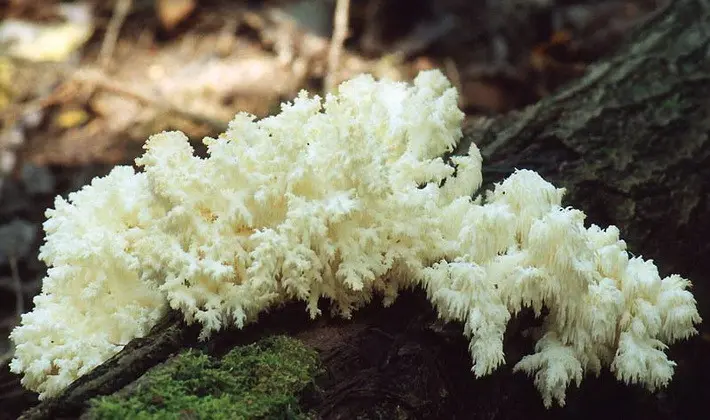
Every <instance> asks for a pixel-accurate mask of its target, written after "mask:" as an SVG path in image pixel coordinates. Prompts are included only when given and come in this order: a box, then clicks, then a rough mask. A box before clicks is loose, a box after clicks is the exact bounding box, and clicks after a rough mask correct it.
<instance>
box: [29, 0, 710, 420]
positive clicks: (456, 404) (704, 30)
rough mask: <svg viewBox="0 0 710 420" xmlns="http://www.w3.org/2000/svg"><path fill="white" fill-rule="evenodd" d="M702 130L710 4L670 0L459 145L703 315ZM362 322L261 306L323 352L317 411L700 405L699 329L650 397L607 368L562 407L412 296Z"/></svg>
mask: <svg viewBox="0 0 710 420" xmlns="http://www.w3.org/2000/svg"><path fill="white" fill-rule="evenodd" d="M709 134H710V0H677V1H671V2H670V3H669V4H668V5H667V6H665V7H664V8H663V9H661V10H659V12H658V13H656V14H655V15H654V16H652V17H651V18H650V19H649V20H648V21H647V22H645V23H644V24H643V25H642V27H640V28H639V29H638V30H637V31H636V32H635V34H634V35H633V36H632V37H631V39H629V40H628V42H626V43H625V44H624V45H622V46H620V47H619V49H618V51H617V52H616V54H615V55H614V56H613V57H611V58H609V59H607V60H605V61H602V62H600V63H598V64H596V65H594V66H593V67H591V68H590V69H589V71H588V72H587V74H586V75H585V76H584V77H583V78H582V79H581V80H578V81H576V82H575V83H572V84H570V85H569V86H567V87H566V88H564V89H562V90H560V91H559V92H558V93H557V94H555V95H554V96H551V97H549V98H547V99H545V100H543V101H541V102H539V103H538V104H536V105H534V106H531V107H529V108H527V109H525V110H523V111H521V112H518V113H513V114H509V115H506V116H503V117H499V118H495V119H485V120H476V121H471V122H470V123H469V124H468V125H467V127H466V130H465V140H464V142H463V143H462V145H461V146H460V147H459V149H458V152H463V151H465V150H466V149H467V146H468V144H470V143H471V142H474V143H476V144H478V145H479V147H480V148H481V150H482V153H483V155H484V179H486V181H487V182H495V181H498V180H500V179H502V178H503V177H505V176H507V175H508V174H510V173H511V172H512V171H513V170H514V169H515V168H529V169H534V170H536V171H538V172H540V173H541V174H542V176H543V177H544V178H546V179H547V180H549V181H551V182H553V183H554V184H556V185H561V186H564V187H566V188H567V189H568V194H567V198H566V202H567V203H568V204H570V205H573V206H575V207H578V208H581V209H583V210H584V211H585V212H587V214H588V222H590V223H596V224H599V225H602V226H606V225H608V224H615V225H617V226H619V228H620V229H621V231H622V234H623V236H624V238H625V239H626V240H627V243H628V244H629V248H630V250H631V251H632V252H633V253H634V254H642V255H643V256H644V257H646V258H653V259H654V260H656V262H657V263H658V264H659V266H660V267H661V274H662V275H666V274H669V273H671V272H678V273H680V274H682V275H684V276H686V277H689V278H691V280H692V281H693V282H694V284H695V289H694V292H695V295H696V298H697V299H698V301H699V305H700V308H701V315H704V317H705V318H708V319H710V311H708V309H709V308H710V294H709V293H708V290H709V289H710V283H709V281H708V274H707V273H709V272H710V258H708V257H707V255H709V253H710V240H709V239H708V238H710V138H709ZM375 305H377V304H375ZM294 307H295V308H296V309H298V311H300V310H301V309H302V308H299V307H298V305H296V306H294ZM284 310H285V311H287V312H286V313H289V309H288V308H286V309H284ZM357 318H358V319H356V321H355V323H354V324H350V326H348V325H347V324H343V323H340V322H338V321H319V322H317V323H309V322H308V321H307V320H306V319H305V316H301V315H298V316H285V315H283V314H278V313H277V314H274V315H269V316H267V317H265V322H266V323H267V324H266V325H269V324H270V323H273V322H275V321H276V320H280V321H281V322H285V323H286V324H288V325H291V326H292V327H293V328H291V329H290V331H291V332H292V333H294V334H296V335H297V336H301V337H303V338H304V340H306V341H309V342H311V343H312V344H313V345H314V346H315V347H316V348H318V349H319V350H321V352H322V356H323V357H322V358H323V360H324V363H325V365H326V367H327V369H328V372H329V373H328V375H327V377H325V378H323V380H322V384H323V385H325V386H324V387H323V391H321V392H320V393H319V394H318V395H315V396H311V398H309V401H310V402H309V404H311V405H312V407H313V408H315V409H317V410H318V411H319V412H320V413H321V415H322V416H323V417H325V418H353V417H355V416H356V415H364V416H365V418H376V417H379V418H395V417H396V418H486V419H515V418H536V417H538V416H539V417H542V416H544V417H545V418H596V417H599V416H604V417H605V418H607V419H609V418H621V417H623V416H628V417H629V418H639V417H640V416H643V418H646V419H687V418H699V417H698V415H699V414H698V413H702V412H703V411H706V410H707V407H706V404H707V401H710V391H709V390H708V387H707V383H709V382H708V381H710V374H709V372H710V340H708V339H707V338H703V336H705V337H707V334H708V333H707V332H708V331H709V329H708V328H707V327H705V326H701V332H704V334H705V335H703V334H701V336H700V337H696V338H694V339H692V340H689V341H687V342H685V343H681V344H678V345H675V346H674V348H673V349H672V351H671V358H673V359H674V360H676V361H677V362H678V364H679V365H678V367H677V369H676V375H675V378H674V381H673V383H672V384H671V385H670V386H669V387H668V388H667V389H666V390H664V391H661V392H659V393H657V394H655V395H652V394H650V393H647V392H646V391H644V390H640V389H638V388H635V387H627V386H625V385H623V384H618V383H617V382H616V380H615V379H613V378H611V376H610V375H609V374H602V377H601V378H599V379H594V378H585V380H584V381H583V383H582V386H581V389H580V390H578V391H577V390H574V389H572V390H570V392H569V394H568V399H567V405H566V407H564V408H563V409H553V410H551V411H545V410H544V408H542V404H541V402H540V397H539V396H538V395H537V392H536V391H535V390H534V388H533V386H532V383H531V380H530V379H528V378H525V377H523V376H522V375H513V374H512V373H510V368H509V367H506V368H502V369H500V370H499V371H498V372H496V373H494V374H493V375H492V376H491V377H488V378H484V379H481V380H473V376H472V375H471V373H470V372H469V369H470V358H469V357H468V354H467V352H466V343H465V341H464V340H463V338H462V337H461V327H460V326H458V325H444V324H441V323H439V322H438V321H436V320H435V316H434V314H433V313H432V311H431V309H430V308H429V306H428V304H427V303H426V301H425V300H424V297H423V296H422V294H421V293H413V294H406V295H405V296H403V297H402V298H401V299H400V300H398V302H397V303H396V304H395V305H394V307H392V308H389V309H386V310H384V309H380V308H377V307H376V306H373V307H372V308H368V309H366V310H364V311H363V312H362V313H361V314H359V315H358V316H357ZM528 321H529V320H527V319H526V318H525V316H523V317H520V318H518V319H516V320H515V321H513V323H514V324H515V325H513V326H511V328H510V330H513V331H516V332H519V331H520V328H522V326H525V325H526V324H527V323H528ZM353 325H356V326H359V327H357V328H355V327H353ZM264 328H265V327H264V326H263V324H262V326H261V327H260V330H259V331H260V332H259V333H253V334H252V333H249V332H248V331H246V332H240V333H235V332H226V333H223V334H220V335H218V336H217V337H215V338H214V339H213V340H212V341H211V342H210V343H208V344H207V346H208V347H209V348H211V349H212V350H214V351H217V352H220V351H222V350H221V349H225V348H228V347H229V346H233V345H235V344H237V343H238V342H245V341H249V340H251V339H254V338H255V337H256V336H257V335H259V334H265V333H266V332H264ZM266 330H267V331H268V327H267V328H266ZM240 334H244V335H243V336H242V337H243V338H241V339H236V338H234V337H235V336H239V335H240ZM319 334H321V336H320V338H319V339H314V338H313V337H314V336H318V335H319ZM322 334H325V335H327V336H329V337H330V338H331V339H330V341H329V340H327V339H325V340H324V339H323V337H322ZM247 336H250V337H252V338H246V337H247ZM507 341H508V342H507V344H506V346H507V347H506V349H507V352H506V354H507V361H508V365H512V364H513V363H514V362H515V361H517V360H518V359H519V357H520V356H521V355H522V354H524V353H529V352H530V350H531V349H530V347H529V346H530V343H528V342H526V341H525V340H522V339H520V338H510V339H508V340H507ZM195 344H196V342H195V332H194V331H193V330H191V329H187V328H186V327H185V326H184V325H182V323H181V322H179V321H178V320H177V319H175V318H174V317H173V318H170V319H168V320H166V322H165V323H164V324H162V325H161V327H160V328H157V329H155V330H154V332H153V333H152V334H151V335H150V336H149V337H147V338H145V339H143V340H141V341H140V342H138V343H134V344H131V345H129V346H128V347H126V349H125V350H124V351H123V352H122V353H121V354H120V355H118V356H117V357H115V358H114V359H112V360H110V361H108V362H107V363H106V364H105V365H103V366H102V367H100V368H99V369H97V370H96V371H95V372H93V373H92V374H91V375H87V377H85V378H81V379H80V380H79V381H77V383H76V384H74V385H73V386H71V387H70V388H69V389H68V390H67V392H65V393H64V395H62V396H61V397H60V399H58V400H56V401H48V402H43V403H42V404H39V405H38V406H36V407H34V408H32V409H31V410H29V411H27V412H26V413H25V418H53V417H57V416H74V415H76V414H77V413H78V412H79V411H80V409H81V406H82V404H83V403H84V402H85V401H86V400H87V398H89V397H91V396H94V395H97V394H103V393H110V392H113V391H115V390H117V389H118V388H120V387H121V386H123V385H125V384H126V383H128V382H130V381H132V380H134V379H135V378H136V377H137V375H140V374H141V373H142V372H143V371H144V370H146V369H147V368H148V367H150V366H152V365H155V364H156V363H159V362H160V361H161V360H163V359H164V358H165V357H167V355H168V354H170V353H171V352H173V351H176V350H178V349H179V348H181V347H185V346H190V345H195ZM701 417H702V416H701Z"/></svg>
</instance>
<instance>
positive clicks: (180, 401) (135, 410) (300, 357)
mask: <svg viewBox="0 0 710 420" xmlns="http://www.w3.org/2000/svg"><path fill="white" fill-rule="evenodd" d="M319 369H320V368H319V366H318V356H317V354H316V352H315V351H313V350H311V349H309V348H307V347H306V346H304V345H303V343H301V342H300V341H298V340H295V339H292V338H289V337H284V336H277V337H269V338H266V339H263V340H261V341H259V342H257V343H254V344H251V345H248V346H243V347H237V348H235V349H233V350H232V351H230V352H229V353H228V354H226V355H225V356H224V357H223V358H221V359H217V358H213V357H210V356H209V355H207V354H205V353H203V352H201V351H197V350H188V351H186V352H184V353H182V354H180V355H178V356H176V357H174V358H173V359H172V360H170V361H168V362H167V363H165V364H163V365H161V366H158V367H156V368H154V369H153V370H151V371H150V372H149V373H147V374H146V375H144V376H143V377H142V378H141V379H139V380H138V381H137V382H136V384H135V387H133V388H132V389H130V390H126V391H125V392H124V391H121V392H119V393H117V394H114V395H111V396H106V397H99V398H95V399H93V400H92V401H91V403H90V409H89V410H88V411H87V412H86V413H85V415H84V416H83V418H89V419H126V418H132V419H207V418H209V419H247V418H248V419H253V418H280V419H305V418H311V417H312V416H311V415H310V414H309V413H304V412H303V411H302V410H301V409H300V408H299V405H298V398H299V394H301V393H302V392H303V391H304V390H305V389H306V387H308V386H309V385H311V384H313V378H314V376H315V375H316V374H317V373H318V372H319Z"/></svg>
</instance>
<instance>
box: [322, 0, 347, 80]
mask: <svg viewBox="0 0 710 420" xmlns="http://www.w3.org/2000/svg"><path fill="white" fill-rule="evenodd" d="M349 14H350V0H338V2H337V3H336V4H335V14H334V17H333V37H332V38H331V40H330V50H329V51H328V73H327V74H326V75H325V80H324V82H323V88H324V90H325V91H326V92H330V91H331V90H333V88H335V85H336V84H337V83H338V68H339V64H340V55H341V53H342V50H343V43H344V42H345V38H346V37H347V35H348V16H349Z"/></svg>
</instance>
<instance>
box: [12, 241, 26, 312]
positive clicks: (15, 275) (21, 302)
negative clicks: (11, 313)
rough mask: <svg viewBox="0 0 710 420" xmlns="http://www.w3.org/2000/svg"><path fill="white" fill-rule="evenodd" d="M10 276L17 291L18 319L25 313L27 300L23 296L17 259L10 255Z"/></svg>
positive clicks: (16, 307) (16, 310)
mask: <svg viewBox="0 0 710 420" xmlns="http://www.w3.org/2000/svg"><path fill="white" fill-rule="evenodd" d="M9 259H10V274H11V276H12V286H13V289H15V314H17V319H20V315H22V313H23V312H24V311H25V299H24V297H23V295H22V280H20V270H18V269H17V258H16V257H15V256H14V255H10V258H9Z"/></svg>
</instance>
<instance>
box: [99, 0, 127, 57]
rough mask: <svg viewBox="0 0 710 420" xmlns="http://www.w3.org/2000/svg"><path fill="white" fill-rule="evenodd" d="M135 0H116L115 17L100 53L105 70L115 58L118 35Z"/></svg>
mask: <svg viewBox="0 0 710 420" xmlns="http://www.w3.org/2000/svg"><path fill="white" fill-rule="evenodd" d="M132 3H133V0H116V4H115V5H114V6H113V16H111V20H110V21H109V23H108V26H107V27H106V35H104V40H103V43H102V44H101V51H99V65H100V66H101V67H103V68H106V67H108V65H109V64H110V62H111V57H112V56H113V50H114V49H115V48H116V41H117V40H118V34H119V32H120V31H121V26H123V22H125V20H126V16H128V12H129V11H130V10H131V5H132Z"/></svg>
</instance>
